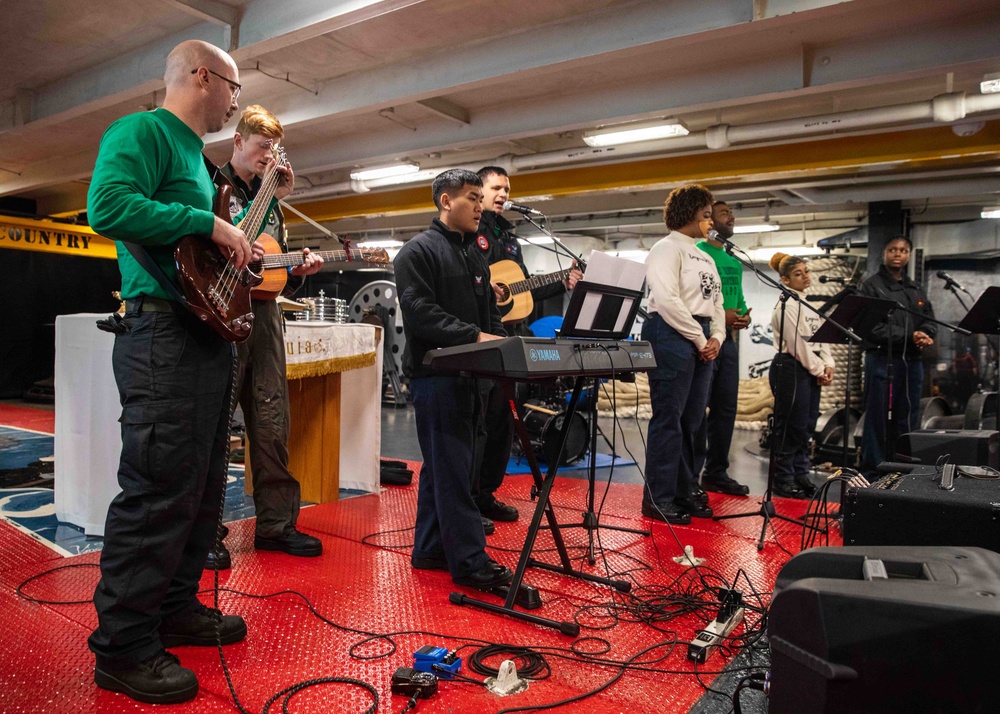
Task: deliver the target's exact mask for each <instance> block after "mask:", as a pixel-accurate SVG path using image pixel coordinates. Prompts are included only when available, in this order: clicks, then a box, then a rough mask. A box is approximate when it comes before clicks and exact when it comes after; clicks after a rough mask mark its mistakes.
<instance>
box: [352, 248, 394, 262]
mask: <svg viewBox="0 0 1000 714" xmlns="http://www.w3.org/2000/svg"><path fill="white" fill-rule="evenodd" d="M359 250H360V251H361V260H363V261H364V262H366V263H374V264H376V265H388V264H389V262H390V261H389V253H388V252H386V250H385V248H360V249H359Z"/></svg>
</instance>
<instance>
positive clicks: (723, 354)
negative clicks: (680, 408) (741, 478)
mask: <svg viewBox="0 0 1000 714" xmlns="http://www.w3.org/2000/svg"><path fill="white" fill-rule="evenodd" d="M730 334H731V333H730ZM739 391H740V351H739V345H738V344H737V343H736V341H735V340H732V339H728V338H727V339H726V341H725V342H723V343H722V347H721V349H719V356H718V357H716V358H715V361H714V362H712V383H711V386H710V389H709V394H708V416H706V417H705V418H704V419H703V420H702V422H701V427H700V428H699V429H698V436H697V437H696V438H695V444H694V452H695V454H694V473H695V475H697V474H699V473H700V474H702V478H703V479H705V480H707V481H711V480H713V479H716V480H718V479H721V478H723V477H725V476H728V475H729V447H730V446H731V445H732V443H733V428H734V425H735V424H736V403H737V401H738V400H739Z"/></svg>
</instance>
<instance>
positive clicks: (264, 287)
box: [248, 233, 390, 300]
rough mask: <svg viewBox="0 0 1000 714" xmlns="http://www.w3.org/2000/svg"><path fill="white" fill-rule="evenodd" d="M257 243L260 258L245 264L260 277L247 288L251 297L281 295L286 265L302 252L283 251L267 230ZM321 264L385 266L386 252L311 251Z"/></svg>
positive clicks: (300, 260) (299, 260)
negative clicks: (260, 249) (259, 281)
mask: <svg viewBox="0 0 1000 714" xmlns="http://www.w3.org/2000/svg"><path fill="white" fill-rule="evenodd" d="M257 242H258V243H259V244H260V245H261V246H262V247H263V248H264V257H263V258H262V259H261V260H259V261H256V262H254V263H251V264H250V265H249V266H248V267H249V268H250V270H252V271H254V272H255V273H259V274H260V276H261V283H260V284H259V285H258V286H256V287H255V288H253V290H251V291H250V297H252V298H253V299H254V300H273V299H274V298H276V297H278V295H280V294H281V291H282V290H284V289H285V284H286V283H287V282H288V270H287V268H288V267H289V266H294V265H302V263H304V262H305V257H303V255H302V253H301V252H299V253H285V252H283V251H282V250H281V244H279V243H278V241H276V240H275V239H274V238H273V237H272V236H269V235H268V234H267V233H261V234H260V237H259V238H258V239H257ZM312 254H313V255H318V256H319V257H320V258H322V259H323V261H324V262H325V263H330V262H332V263H345V262H350V263H364V264H365V265H388V264H389V262H390V261H389V254H388V253H387V252H386V251H385V248H351V249H350V250H314V251H312Z"/></svg>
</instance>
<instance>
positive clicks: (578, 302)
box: [542, 280, 649, 567]
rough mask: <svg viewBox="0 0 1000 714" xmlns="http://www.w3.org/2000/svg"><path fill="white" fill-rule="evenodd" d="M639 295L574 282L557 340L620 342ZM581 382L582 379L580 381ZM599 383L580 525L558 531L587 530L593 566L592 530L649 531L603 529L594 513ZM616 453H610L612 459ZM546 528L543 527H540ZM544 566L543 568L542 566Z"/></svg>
mask: <svg viewBox="0 0 1000 714" xmlns="http://www.w3.org/2000/svg"><path fill="white" fill-rule="evenodd" d="M641 300H642V293H641V292H638V291H636V290H628V289H626V288H620V287H615V286H611V285H601V284H599V283H592V282H588V281H585V280H584V281H580V282H579V283H577V286H576V289H575V290H574V291H573V296H572V297H571V298H570V302H569V307H568V308H567V309H566V318H565V319H564V320H563V326H562V329H560V330H559V332H558V335H559V337H568V338H581V339H591V338H596V339H604V340H621V339H625V338H627V337H628V335H629V332H630V331H631V330H632V323H634V322H635V316H636V313H637V312H638V309H639V302H640V301H641ZM581 379H582V378H581ZM600 383H601V378H600V377H595V378H594V382H593V387H592V390H591V398H590V405H589V406H590V408H589V410H588V411H589V416H590V463H589V464H588V467H587V510H586V511H584V513H583V521H582V522H581V523H567V524H562V525H560V526H559V528H584V529H586V531H587V562H588V563H590V564H591V565H594V564H595V563H596V562H597V557H596V555H595V550H594V531H596V530H597V529H598V528H606V529H608V530H612V531H619V532H622V533H634V534H636V535H641V536H648V535H649V531H647V530H643V529H641V528H626V527H624V526H602V525H601V524H600V523H599V521H598V518H597V513H596V512H595V511H594V495H595V492H596V491H597V390H598V385H599V384H600ZM614 456H615V454H613V453H612V454H611V457H612V458H614ZM543 528H545V526H543ZM542 567H544V566H542Z"/></svg>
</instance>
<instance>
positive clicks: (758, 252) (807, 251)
mask: <svg viewBox="0 0 1000 714" xmlns="http://www.w3.org/2000/svg"><path fill="white" fill-rule="evenodd" d="M823 252H824V251H823V249H822V248H812V247H809V246H802V245H788V246H774V247H768V248H751V249H750V250H748V251H747V254H748V255H749V256H750V259H751V260H755V261H756V260H759V261H761V262H767V261H769V260H771V256H773V255H774V254H775V253H787V254H788V255H823Z"/></svg>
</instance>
